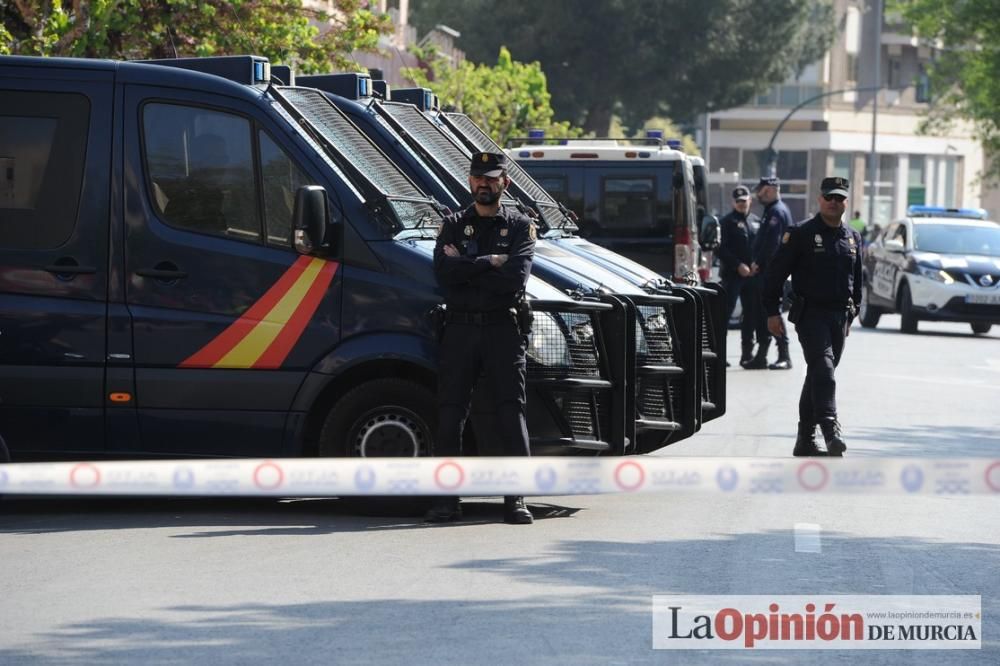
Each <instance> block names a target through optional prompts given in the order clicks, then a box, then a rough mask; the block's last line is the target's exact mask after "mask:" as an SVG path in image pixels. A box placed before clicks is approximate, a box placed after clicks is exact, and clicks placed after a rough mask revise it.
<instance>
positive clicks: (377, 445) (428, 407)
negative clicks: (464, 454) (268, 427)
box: [319, 378, 437, 516]
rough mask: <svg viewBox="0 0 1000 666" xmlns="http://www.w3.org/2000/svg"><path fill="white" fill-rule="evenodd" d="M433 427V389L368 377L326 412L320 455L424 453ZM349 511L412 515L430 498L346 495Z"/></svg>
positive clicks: (430, 446)
mask: <svg viewBox="0 0 1000 666" xmlns="http://www.w3.org/2000/svg"><path fill="white" fill-rule="evenodd" d="M436 428H437V406H436V403H435V399H434V392H433V391H432V390H429V389H428V388H427V387H426V386H423V385H421V384H417V383H416V382H412V381H409V380H406V379H394V378H387V379H373V380H371V381H368V382H365V383H364V384H361V385H359V386H357V387H355V388H353V389H351V390H350V391H349V392H348V393H347V394H346V395H345V396H343V397H342V398H341V399H340V400H338V401H337V402H336V403H335V404H334V405H333V408H332V409H331V410H330V413H329V414H327V417H326V420H325V421H324V423H323V428H322V429H321V430H320V436H319V455H320V456H322V457H334V458H357V457H414V456H413V452H414V449H415V450H416V455H418V456H429V455H431V451H432V449H433V443H434V432H435V430H436ZM342 502H343V503H344V504H345V505H346V506H347V507H348V508H349V510H351V511H353V512H355V513H360V514H362V515H368V516H415V515H421V514H423V513H424V512H425V511H426V510H427V508H428V507H429V506H430V498H429V497H406V496H392V497H380V496H359V497H345V498H343V499H342Z"/></svg>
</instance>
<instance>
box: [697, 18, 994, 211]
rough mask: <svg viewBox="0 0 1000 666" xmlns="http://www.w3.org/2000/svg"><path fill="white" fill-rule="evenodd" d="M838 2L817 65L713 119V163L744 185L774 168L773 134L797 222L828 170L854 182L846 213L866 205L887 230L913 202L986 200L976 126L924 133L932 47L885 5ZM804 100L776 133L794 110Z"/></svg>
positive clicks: (810, 207)
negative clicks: (770, 162) (831, 39)
mask: <svg viewBox="0 0 1000 666" xmlns="http://www.w3.org/2000/svg"><path fill="white" fill-rule="evenodd" d="M834 5H835V11H836V13H837V17H838V26H839V30H838V35H837V39H836V42H835V43H834V45H833V47H832V48H831V49H830V51H829V52H828V53H827V54H826V55H825V56H824V58H823V59H822V60H821V61H820V62H817V63H815V64H813V65H811V66H809V67H808V68H806V70H805V71H804V72H803V73H802V75H801V76H799V77H798V78H796V79H794V80H790V81H787V82H786V83H784V84H782V85H778V86H774V87H773V88H771V89H770V90H768V91H766V92H765V93H764V94H761V95H758V96H757V97H756V98H755V99H754V100H752V101H751V103H750V104H747V105H746V106H742V107H738V108H734V109H729V110H726V111H722V112H714V113H712V114H711V115H710V116H709V119H708V123H707V126H708V127H709V128H710V130H709V131H708V137H707V138H708V144H709V146H708V147H709V150H708V166H709V169H710V170H711V171H712V172H719V171H725V172H734V171H736V172H739V174H740V175H739V180H741V181H742V182H744V183H747V184H753V183H756V181H757V179H758V177H759V176H760V175H761V173H762V172H763V171H764V170H765V169H766V168H767V163H766V162H765V164H763V165H762V164H761V161H762V156H761V155H762V151H763V149H764V148H766V146H767V145H768V143H769V141H771V139H772V136H773V137H774V143H773V146H774V149H775V150H776V151H777V153H778V155H777V175H778V177H779V178H781V182H782V198H783V199H784V200H785V201H786V203H787V204H788V205H789V207H790V208H791V210H792V212H793V214H794V216H795V217H796V218H797V219H803V218H805V217H808V216H810V215H812V214H813V213H814V212H815V211H816V203H815V201H816V196H817V195H818V184H819V181H820V180H821V179H822V178H823V177H824V176H844V177H847V178H850V180H851V183H852V188H851V199H850V202H849V213H848V214H851V213H852V212H853V211H860V212H861V216H862V218H863V219H865V220H867V221H868V222H869V224H871V223H875V224H878V225H880V226H882V227H884V226H885V225H886V224H887V223H888V222H889V221H890V220H892V219H894V218H897V217H900V216H902V215H903V214H904V212H905V210H906V207H907V206H908V205H911V204H926V205H940V206H948V207H958V206H980V205H983V201H982V199H983V192H984V191H985V190H986V189H988V188H984V186H983V185H981V184H980V182H979V177H978V176H979V172H980V171H981V170H982V168H983V166H984V164H983V151H982V146H981V144H980V143H979V142H977V141H976V140H975V138H974V136H973V132H972V127H971V125H968V124H965V123H958V124H956V126H955V127H953V128H952V129H951V130H949V131H948V133H947V134H945V135H940V136H930V135H921V134H918V126H919V124H920V121H921V113H922V112H923V111H925V110H926V108H927V103H928V101H929V90H928V82H927V75H926V69H927V66H928V63H929V62H930V61H931V59H932V58H933V57H934V47H933V46H928V45H926V44H925V43H923V42H922V41H919V40H917V39H916V38H915V37H913V36H912V34H911V33H910V31H909V29H908V28H906V27H905V26H903V25H902V24H901V23H900V22H899V21H898V20H896V19H895V18H894V17H893V16H892V15H890V14H885V13H884V12H880V11H879V7H880V6H881V2H879V3H876V0H835V2H834ZM876 44H877V46H876ZM876 48H877V49H878V52H877V53H876ZM803 103H804V105H803V106H802V107H801V108H799V109H798V110H796V111H795V112H794V113H793V114H792V115H791V116H790V117H789V118H788V119H787V121H786V122H785V124H784V125H783V126H782V128H781V131H780V132H779V133H778V134H777V135H775V130H776V129H777V128H778V126H779V124H780V123H781V122H782V120H783V119H785V118H786V116H788V114H789V111H791V110H792V109H794V108H795V107H797V106H798V105H800V104H803ZM875 103H877V104H878V108H877V112H876V113H873V104H875ZM873 116H874V117H875V136H876V141H875V153H876V155H877V165H876V169H875V176H874V186H873V184H872V180H873V178H872V173H871V172H872V168H871V167H872V164H871V160H870V153H871V151H872V134H873V131H872V129H873ZM704 138H705V137H703V139H704ZM702 145H703V146H704V145H705V142H704V141H703V143H702ZM862 184H863V187H862ZM872 197H874V208H873V211H874V214H873V215H872V213H870V211H871V210H872V208H870V206H871V204H872ZM991 212H992V213H994V214H996V213H997V212H1000V211H991Z"/></svg>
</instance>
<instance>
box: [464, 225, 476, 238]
mask: <svg viewBox="0 0 1000 666" xmlns="http://www.w3.org/2000/svg"><path fill="white" fill-rule="evenodd" d="M474 233H476V230H475V228H474V227H473V226H472V225H471V224H467V225H465V235H466V236H471V235H472V234H474Z"/></svg>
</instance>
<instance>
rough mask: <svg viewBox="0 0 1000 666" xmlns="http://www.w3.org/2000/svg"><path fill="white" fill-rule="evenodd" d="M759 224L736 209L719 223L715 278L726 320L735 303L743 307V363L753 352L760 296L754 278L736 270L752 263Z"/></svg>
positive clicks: (752, 216) (755, 219) (741, 332)
mask: <svg viewBox="0 0 1000 666" xmlns="http://www.w3.org/2000/svg"><path fill="white" fill-rule="evenodd" d="M758 224H759V220H758V218H757V216H756V215H754V214H753V213H749V214H748V215H744V214H743V213H741V212H739V211H738V210H733V211H730V212H729V214H727V215H725V216H723V218H722V219H721V220H719V231H720V233H721V235H722V239H721V241H720V242H719V249H718V250H717V252H718V254H719V264H720V266H719V277H720V278H721V280H722V288H723V289H725V291H726V321H729V319H730V318H731V317H732V316H733V310H735V309H736V301H737V300H739V302H740V305H742V307H743V318H742V321H741V322H740V339H741V340H742V342H743V360H749V357H750V355H751V353H752V349H753V337H754V329H755V328H756V327H757V323H758V321H759V319H760V315H759V312H758V311H759V309H760V308H759V304H760V294H759V293H758V290H757V288H756V287H757V284H758V283H757V280H756V279H755V278H754V277H750V276H748V277H743V276H742V275H740V274H739V271H738V270H737V269H738V267H739V265H740V264H746V266H747V267H749V266H750V264H752V263H753V251H752V243H753V239H754V236H755V232H754V228H755V227H756V226H757V225H758Z"/></svg>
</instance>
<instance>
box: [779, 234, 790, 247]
mask: <svg viewBox="0 0 1000 666" xmlns="http://www.w3.org/2000/svg"><path fill="white" fill-rule="evenodd" d="M791 237H792V234H791V233H789V232H787V231H786V232H785V235H784V236H782V237H781V244H782V245H784V244H785V243H787V242H788V239H789V238H791Z"/></svg>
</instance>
